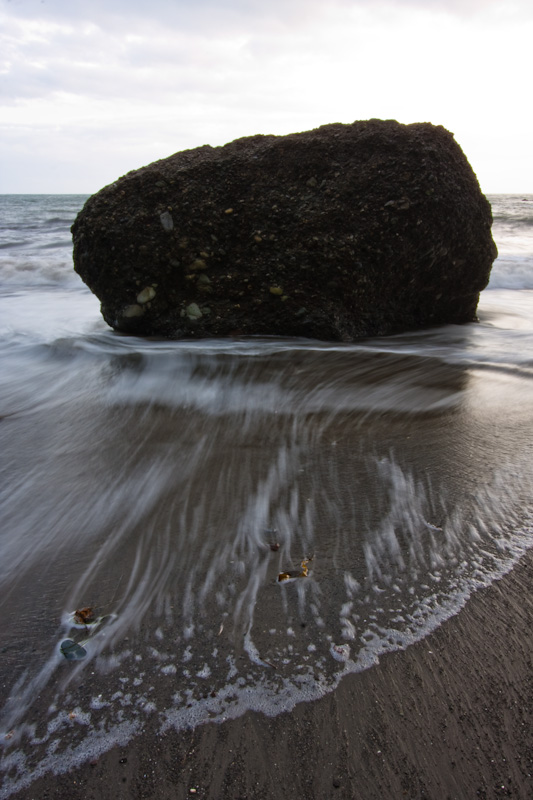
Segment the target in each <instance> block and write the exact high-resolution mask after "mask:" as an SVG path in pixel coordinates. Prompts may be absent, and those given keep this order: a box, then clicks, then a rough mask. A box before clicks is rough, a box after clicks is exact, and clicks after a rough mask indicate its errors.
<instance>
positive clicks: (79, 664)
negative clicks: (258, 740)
mask: <svg viewBox="0 0 533 800" xmlns="http://www.w3.org/2000/svg"><path fill="white" fill-rule="evenodd" d="M84 200H85V198H84V197H83V196H59V195H57V196H56V195H51V196H44V195H38V196H18V195H15V196H5V195H4V196H1V197H0V374H1V375H2V379H1V382H0V437H1V441H0V453H1V456H0V469H1V483H0V487H1V488H0V509H1V520H2V523H1V526H0V598H1V599H0V603H1V604H2V620H3V622H2V626H1V633H0V648H1V651H2V659H1V661H0V679H1V680H0V685H2V687H3V695H2V700H1V711H0V737H1V741H2V756H1V758H2V760H1V764H2V771H3V775H4V784H3V788H2V789H0V797H2V798H3V797H8V796H9V794H10V793H11V792H12V791H14V790H15V789H16V788H17V787H21V786H24V785H28V784H29V783H30V782H31V781H32V780H33V779H34V778H35V777H36V776H37V775H39V774H41V773H42V772H43V771H46V770H55V771H59V772H60V771H64V770H67V769H69V768H70V767H72V766H73V765H74V764H76V763H80V762H82V761H84V760H86V759H87V758H91V757H93V756H95V755H97V754H98V753H100V752H102V751H103V750H105V749H107V748H109V747H111V746H112V745H113V744H114V743H121V742H125V741H127V740H128V739H129V738H131V737H132V736H135V735H136V734H138V733H140V732H141V731H142V730H144V729H145V728H146V726H147V725H150V726H152V728H153V730H154V731H156V732H157V731H162V730H165V729H166V728H168V727H169V726H172V727H175V728H177V729H180V728H183V727H190V726H193V727H194V726H195V725H197V724H200V723H203V722H206V721H209V720H212V721H222V720H224V719H228V718H231V717H235V716H238V715H240V714H242V713H244V712H245V711H246V710H248V709H256V710H260V711H262V712H264V713H265V714H269V715H274V714H277V713H280V712H284V711H288V710H290V709H291V708H292V707H293V706H294V704H295V703H297V702H300V701H304V700H307V701H310V700H313V699H316V698H318V697H320V696H322V695H323V694H325V693H327V692H329V691H332V690H334V688H335V687H336V685H337V684H338V682H339V680H341V679H342V676H343V675H345V674H346V673H350V672H355V671H358V670H362V669H365V668H368V667H371V666H372V665H373V664H375V663H376V662H377V660H378V658H379V656H380V654H382V653H385V652H389V651H394V650H397V649H401V648H404V647H406V646H407V645H409V644H410V643H411V642H415V641H417V640H419V639H420V638H422V637H424V636H426V635H427V634H428V633H429V632H430V631H431V630H433V629H434V628H435V627H436V626H438V625H439V624H441V622H442V621H444V620H445V619H447V618H448V617H449V616H450V615H451V614H453V613H456V612H457V611H458V610H459V609H460V608H461V607H462V605H464V603H465V602H467V599H468V596H469V595H470V594H471V593H472V592H473V591H475V590H476V589H477V588H479V587H480V586H484V585H486V584H488V583H490V582H491V581H493V580H494V579H495V578H496V577H498V576H499V575H501V574H503V573H504V572H506V571H508V570H509V569H511V568H512V566H513V564H514V563H515V562H516V560H517V559H518V558H519V556H520V554H521V553H523V552H524V551H525V550H526V549H528V548H530V547H531V545H532V544H533V515H532V504H531V486H532V473H533V467H532V464H533V458H532V456H533V426H532V422H533V419H532V418H533V380H532V379H533V335H532V334H533V291H532V290H533V195H527V196H522V195H520V196H509V195H498V196H493V197H491V198H490V200H491V202H492V205H493V213H494V220H495V222H494V229H493V230H494V237H495V239H496V242H497V244H498V247H499V253H500V255H499V258H498V260H497V262H496V263H495V266H494V269H493V274H492V278H491V282H490V285H489V288H488V289H487V290H486V291H485V292H484V293H483V295H482V298H481V303H480V308H479V317H480V322H479V323H475V324H471V325H464V326H446V327H441V328H434V329H431V330H428V331H423V332H416V333H409V334H402V335H398V336H393V337H388V338H384V339H376V340H364V341H361V342H359V343H357V344H353V345H344V344H342V345H339V344H327V343H320V342H314V341H308V340H297V339H276V338H272V339H247V340H242V341H239V340H237V341H233V340H225V341H223V340H211V341H206V340H204V341H200V342H168V341H158V340H141V339H138V338H135V337H126V336H122V335H119V334H116V333H114V332H113V331H111V330H110V329H109V328H108V327H107V326H106V325H105V323H104V322H103V321H102V319H101V317H100V314H99V309H98V302H97V300H96V299H95V298H94V297H93V296H92V295H91V294H90V293H89V291H88V290H87V289H86V288H85V287H84V286H83V284H82V283H81V281H80V280H79V278H78V277H77V276H76V274H75V273H74V272H73V269H72V256H71V251H72V246H71V239H70V233H69V227H70V224H71V223H72V221H73V219H74V217H75V215H76V213H77V211H78V210H79V209H80V208H81V206H82V205H83V202H84ZM285 573H289V574H292V577H290V578H289V580H282V581H281V582H280V581H279V579H278V578H279V575H280V574H281V575H283V574H285ZM305 573H307V574H305ZM85 607H88V608H92V609H94V620H95V623H94V624H92V625H89V626H85V625H83V624H81V623H78V624H76V623H75V621H74V620H73V612H74V611H75V610H76V609H82V608H85ZM67 639H70V640H71V641H72V642H74V650H71V651H70V652H71V654H72V653H76V652H77V653H78V654H79V653H80V652H81V653H83V652H85V657H84V658H82V659H81V660H68V659H67V658H66V657H65V655H64V653H62V652H61V649H60V648H61V644H62V643H64V642H65V640H67ZM76 644H77V645H79V647H80V648H82V650H81V651H80V650H76V649H75V645H76Z"/></svg>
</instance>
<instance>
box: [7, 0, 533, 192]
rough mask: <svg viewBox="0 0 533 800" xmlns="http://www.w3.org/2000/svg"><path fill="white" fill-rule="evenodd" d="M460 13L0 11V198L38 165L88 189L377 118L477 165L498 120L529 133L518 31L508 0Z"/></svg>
mask: <svg viewBox="0 0 533 800" xmlns="http://www.w3.org/2000/svg"><path fill="white" fill-rule="evenodd" d="M460 8H461V13H459V11H458V10H457V11H454V9H459V4H458V2H457V3H456V2H455V0H433V2H432V1H431V0H424V2H423V3H422V0H387V1H385V0H383V1H382V2H376V1H375V0H372V2H370V0H358V1H357V2H355V0H331V2H326V0H320V1H319V0H307V2H305V3H304V2H303V0H284V2H282V0H272V2H269V3H266V2H264V1H263V2H262V3H259V2H255V1H254V2H250V1H248V2H245V0H234V1H233V2H226V3H224V4H223V5H220V2H219V0H217V2H216V3H215V2H214V0H196V2H194V3H192V2H188V3H185V2H184V1H183V0H172V2H171V1H170V0H153V2H152V3H150V4H149V5H148V4H147V3H146V2H145V0H143V2H140V0H131V2H128V3H127V4H126V3H125V0H114V1H113V3H110V2H106V3H104V2H102V1H101V0H83V2H81V0H69V2H68V3H67V2H64V0H45V2H40V0H39V2H36V1H35V0H10V1H9V0H0V112H1V116H2V119H3V120H4V124H3V126H2V127H0V145H1V146H2V148H3V150H4V152H5V153H7V154H8V155H7V157H6V159H5V164H4V166H3V167H2V168H0V179H1V180H2V185H0V191H7V190H8V189H7V188H5V187H7V186H8V184H7V183H6V181H7V177H6V176H9V181H10V183H9V187H11V186H13V185H15V184H16V183H17V181H18V184H19V185H21V186H22V181H23V176H26V177H24V187H25V189H24V190H25V191H30V190H31V189H29V188H27V187H28V186H29V183H30V182H31V181H32V180H33V181H37V180H41V179H42V180H43V181H44V180H45V179H46V181H49V180H50V176H51V175H52V174H54V169H52V167H51V166H50V165H52V164H55V165H56V167H55V173H56V174H57V176H58V180H59V176H62V178H61V179H62V180H63V181H64V185H65V186H66V185H68V186H72V185H73V183H75V182H76V181H77V186H78V189H79V190H80V191H84V190H85V189H89V190H91V189H97V188H98V186H99V185H102V184H103V183H107V182H110V181H112V180H114V179H115V178H116V177H117V175H118V174H121V173H123V172H125V171H127V170H128V169H133V168H136V167H139V166H141V165H142V164H144V163H148V162H149V161H151V160H153V159H155V158H161V157H164V156H166V155H169V154H170V153H172V152H175V151H176V150H180V149H184V148H186V147H194V146H196V145H199V144H205V143H210V144H213V145H215V144H222V143H224V142H226V141H229V140H231V139H233V138H236V137H238V136H243V135H248V134H253V133H258V132H261V133H279V134H280V133H288V132H290V131H294V130H305V129H307V128H311V127H315V126H317V125H320V124H323V123H325V122H332V121H339V122H350V121H352V120H354V119H361V118H368V117H380V116H381V117H385V118H391V117H395V118H397V119H399V120H400V121H402V122H411V121H416V120H421V121H433V122H435V123H439V124H444V125H445V126H446V127H448V128H450V129H451V130H454V131H455V132H456V134H457V138H458V140H459V141H460V143H461V142H462V141H468V142H469V143H472V142H473V145H472V149H471V150H470V152H468V151H467V155H470V153H473V158H474V161H475V151H476V148H477V150H478V151H479V152H480V153H481V152H482V153H483V154H484V156H483V158H484V163H486V164H490V152H491V150H490V147H489V146H485V145H486V143H487V142H488V141H489V138H490V137H492V138H491V139H490V140H491V142H496V141H497V142H498V146H500V143H501V137H499V134H498V131H499V130H503V129H504V128H505V127H508V126H507V122H506V117H507V118H511V117H513V115H514V120H515V126H520V127H521V129H522V131H529V132H531V130H532V125H531V124H530V121H529V120H528V119H527V114H528V113H529V112H528V107H527V105H526V104H525V103H524V102H523V98H524V96H525V93H524V87H523V86H522V88H521V76H522V75H524V76H525V75H527V74H528V72H529V67H528V57H529V56H528V54H529V51H530V46H529V42H530V41H531V38H532V37H533V21H531V22H530V21H528V20H526V22H525V23H524V22H521V24H520V25H517V24H516V14H518V12H519V11H520V9H521V8H522V7H521V6H516V7H514V6H510V4H501V3H492V4H490V3H486V2H484V3H483V7H482V8H481V7H480V6H479V3H478V2H476V0H471V2H469V3H468V2H466V0H461V3H460ZM465 9H466V10H467V11H468V13H466V11H465ZM476 9H477V10H476ZM219 20H221V22H220V24H219ZM506 53H507V54H508V55H507V57H506V55H505V54H506ZM497 106H498V107H499V110H498V112H497V113H495V108H496V107H497ZM489 132H490V137H489ZM508 137H509V138H510V139H511V138H512V133H511V132H509V134H508ZM514 138H515V140H516V136H515V137H514ZM484 143H485V144H484ZM492 146H493V145H491V147H492ZM521 146H522V145H521ZM510 148H511V146H510ZM469 149H470V144H469ZM493 160H494V157H493ZM516 169H517V168H516V164H513V170H515V171H516ZM502 170H503V168H501V169H500V174H502ZM487 174H489V170H487ZM39 175H40V176H41V178H39ZM523 188H525V184H523V185H522V186H521V187H520V189H519V190H522V189H523ZM9 190H12V189H11V188H10V189H9ZM71 190H73V191H76V189H71Z"/></svg>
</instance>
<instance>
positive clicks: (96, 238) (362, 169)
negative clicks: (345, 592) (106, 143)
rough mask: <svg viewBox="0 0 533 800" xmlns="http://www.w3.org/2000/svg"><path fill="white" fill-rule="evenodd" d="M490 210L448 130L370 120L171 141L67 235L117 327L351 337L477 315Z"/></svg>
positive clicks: (488, 258)
mask: <svg viewBox="0 0 533 800" xmlns="http://www.w3.org/2000/svg"><path fill="white" fill-rule="evenodd" d="M491 223H492V216H491V210H490V206H489V203H488V201H487V200H486V199H485V197H484V196H483V195H482V194H481V191H480V189H479V185H478V182H477V180H476V177H475V175H474V173H473V171H472V169H471V167H470V165H469V164H468V162H467V160H466V158H465V156H464V155H463V152H462V151H461V149H460V148H459V146H458V145H457V144H456V142H455V140H454V138H453V135H452V134H451V133H449V132H448V131H446V130H445V129H444V128H442V127H440V126H439V127H435V126H433V125H430V124H426V123H420V124H414V125H400V124H399V123H397V122H395V121H392V120H391V121H380V120H370V121H367V122H355V123H353V124H352V125H341V124H333V125H325V126H323V127H321V128H318V129H316V130H313V131H308V132H305V133H298V134H291V135H290V136H253V137H250V138H245V139H238V140H237V141H234V142H231V143H230V144H227V145H225V146H224V147H217V148H212V147H209V146H205V147H200V148H197V149H195V150H188V151H184V152H181V153H176V154H175V155H173V156H170V157H169V158H167V159H164V160H162V161H157V162H155V163H153V164H150V165H149V166H147V167H144V168H142V169H139V170H136V171H134V172H130V173H129V174H128V175H125V176H124V177H122V178H120V180H118V181H117V182H116V183H114V184H111V185H110V186H106V187H105V188H104V189H102V190H101V191H100V192H98V193H97V194H96V195H94V196H93V197H91V198H90V199H89V200H88V201H87V203H86V204H85V207H84V208H83V210H82V211H81V212H80V214H79V215H78V218H77V219H76V222H75V223H74V225H73V228H72V232H73V239H74V263H75V269H76V271H77V272H78V273H79V275H80V276H81V277H82V279H83V280H84V281H85V283H86V284H87V285H88V286H89V288H90V289H91V290H92V291H93V292H94V293H95V294H96V295H97V297H98V298H99V299H100V301H101V304H102V314H103V316H104V319H105V320H106V322H107V323H108V324H109V325H111V326H112V327H113V328H116V329H117V330H120V331H127V332H131V333H137V334H141V335H163V336H169V337H172V338H181V337H200V336H226V335H249V334H258V335H283V336H307V337H313V338H319V339H330V340H344V341H349V340H352V339H355V338H358V337H361V336H374V335H383V334H388V333H393V332H396V331H401V330H407V329H414V328H420V327H426V326H429V325H434V324H440V323H450V322H453V323H460V322H469V321H472V320H474V319H475V313H476V306H477V302H478V297H479V292H480V291H481V290H482V289H483V288H484V287H485V286H486V284H487V282H488V279H489V275H490V269H491V266H492V262H493V260H494V258H495V257H496V248H495V246H494V242H493V240H492V237H491V230H490V228H491Z"/></svg>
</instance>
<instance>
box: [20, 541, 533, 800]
mask: <svg viewBox="0 0 533 800" xmlns="http://www.w3.org/2000/svg"><path fill="white" fill-rule="evenodd" d="M532 580H533V555H532V554H531V553H528V554H526V555H525V556H524V557H523V558H522V560H521V561H520V562H519V564H518V565H517V566H516V567H515V568H514V569H513V570H512V571H511V572H510V573H509V574H508V575H506V576H504V577H503V578H502V579H500V580H498V581H496V582H495V583H494V584H492V585H491V586H490V587H488V588H486V589H482V590H480V591H478V592H477V593H476V594H475V595H474V596H472V597H471V599H470V600H469V601H468V603H467V604H466V606H465V608H464V609H463V610H462V611H460V612H459V614H457V615H456V616H454V617H452V618H451V619H449V620H448V621H447V622H445V623H444V625H442V627H440V628H439V629H438V630H436V631H435V632H434V633H433V634H431V635H430V636H428V637H427V638H426V639H424V640H422V641H421V642H418V643H417V644H414V645H412V646H410V647H408V648H407V649H406V650H405V651H403V652H397V653H391V654H388V655H385V656H384V657H382V659H381V662H380V664H379V665H378V666H376V667H374V668H371V669H369V670H366V671H364V672H362V673H359V674H357V675H349V676H347V677H346V678H345V679H344V680H342V681H341V683H340V685H339V687H338V689H337V690H336V691H335V692H334V693H332V694H329V695H327V696H326V697H324V698H323V699H321V700H319V701H316V702H313V703H302V704H299V705H298V706H296V708H295V709H294V710H293V711H292V712H291V713H288V714H281V715H280V716H278V717H275V718H269V717H266V716H264V715H262V714H258V713H252V712H248V713H247V714H246V715H244V716H243V717H241V718H239V719H237V720H233V721H230V722H226V723H223V724H206V725H201V726H199V727H198V728H197V729H196V730H194V731H190V732H180V733H175V732H168V733H167V734H163V735H155V734H154V733H151V732H150V729H149V727H148V726H147V728H146V730H145V732H144V734H143V735H142V736H141V737H140V738H137V739H135V740H134V741H132V742H131V743H130V744H129V745H128V746H126V747H123V748H115V749H113V750H111V751H110V752H108V753H106V754H105V755H103V756H102V757H100V758H99V759H98V760H97V761H96V762H92V763H87V764H85V765H83V766H82V767H80V768H78V769H76V770H74V771H73V772H71V773H69V774H65V775H60V776H54V775H51V774H48V775H46V776H44V777H43V778H41V779H39V780H37V781H35V783H33V784H32V786H31V787H30V788H28V789H26V790H24V791H22V792H19V793H17V794H15V795H13V797H14V798H18V800H27V798H35V799H37V798H39V800H45V798H61V800H62V799H63V798H64V800H67V798H68V800H77V799H78V798H80V800H81V798H84V799H93V798H94V800H97V799H98V800H107V798H109V799H110V800H111V798H113V800H115V799H116V798H132V800H133V798H158V799H159V798H160V799H161V800H171V798H184V797H189V796H195V797H201V798H212V799H213V800H215V798H241V799H243V800H244V798H250V800H251V799H252V798H253V799H254V800H256V799H259V798H265V800H266V799H267V798H272V799H273V800H275V799H276V798H286V797H298V798H303V797H305V798H317V800H318V798H362V799H363V798H364V799H365V800H369V799H373V798H376V799H377V798H403V797H406V798H431V800H441V798H442V799H443V800H444V798H446V799H448V798H450V800H451V799H452V798H453V799H454V800H463V798H464V799H465V800H466V798H477V797H479V798H487V800H488V798H496V797H514V798H530V797H531V796H532V795H533V782H532V778H531V773H532V772H533V728H532V725H531V717H532V708H533V683H532V676H533V664H532V661H533V601H532V597H531V583H532Z"/></svg>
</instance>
